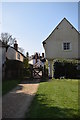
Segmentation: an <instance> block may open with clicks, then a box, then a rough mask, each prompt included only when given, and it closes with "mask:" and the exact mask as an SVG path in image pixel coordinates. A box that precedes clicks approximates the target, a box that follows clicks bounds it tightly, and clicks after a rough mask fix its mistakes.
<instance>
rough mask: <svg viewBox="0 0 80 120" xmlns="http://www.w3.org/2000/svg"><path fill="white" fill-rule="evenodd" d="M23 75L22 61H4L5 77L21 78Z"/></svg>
mask: <svg viewBox="0 0 80 120" xmlns="http://www.w3.org/2000/svg"><path fill="white" fill-rule="evenodd" d="M22 77H23V63H22V62H20V61H17V60H7V61H6V78H8V79H12V78H22Z"/></svg>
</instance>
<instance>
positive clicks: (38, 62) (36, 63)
mask: <svg viewBox="0 0 80 120" xmlns="http://www.w3.org/2000/svg"><path fill="white" fill-rule="evenodd" d="M29 64H31V65H33V67H40V66H41V67H44V64H45V58H44V53H42V56H40V54H39V55H38V53H36V54H35V55H33V56H32V57H31V58H30V59H29Z"/></svg>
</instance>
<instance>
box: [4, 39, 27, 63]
mask: <svg viewBox="0 0 80 120" xmlns="http://www.w3.org/2000/svg"><path fill="white" fill-rule="evenodd" d="M6 57H7V59H9V60H18V61H21V62H23V60H24V57H25V56H24V55H23V54H22V53H21V52H20V51H18V44H17V41H15V43H14V47H11V46H9V47H8V49H7V52H6Z"/></svg>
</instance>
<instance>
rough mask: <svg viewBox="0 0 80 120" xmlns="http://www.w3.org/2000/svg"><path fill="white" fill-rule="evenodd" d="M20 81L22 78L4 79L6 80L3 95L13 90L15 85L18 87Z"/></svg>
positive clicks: (3, 84) (3, 82) (3, 85)
mask: <svg viewBox="0 0 80 120" xmlns="http://www.w3.org/2000/svg"><path fill="white" fill-rule="evenodd" d="M19 82H20V80H4V81H2V95H5V94H6V93H8V92H9V91H10V90H12V89H13V88H14V87H16V86H17V84H18V83H19Z"/></svg>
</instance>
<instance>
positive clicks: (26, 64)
mask: <svg viewBox="0 0 80 120" xmlns="http://www.w3.org/2000/svg"><path fill="white" fill-rule="evenodd" d="M28 62H29V53H28V52H26V58H25V59H24V62H23V63H24V67H25V68H28V67H29V63H28Z"/></svg>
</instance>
